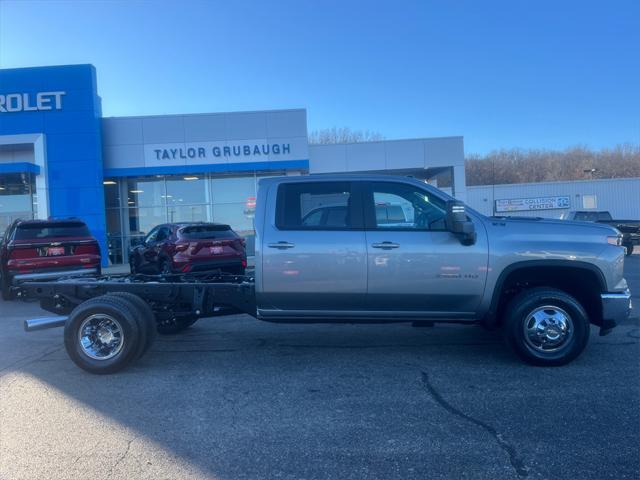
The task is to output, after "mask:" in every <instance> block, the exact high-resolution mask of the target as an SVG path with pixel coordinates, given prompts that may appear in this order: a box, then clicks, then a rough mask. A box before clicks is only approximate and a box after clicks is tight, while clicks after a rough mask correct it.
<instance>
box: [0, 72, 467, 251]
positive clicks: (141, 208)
mask: <svg viewBox="0 0 640 480" xmlns="http://www.w3.org/2000/svg"><path fill="white" fill-rule="evenodd" d="M97 83H98V82H97V72H96V69H95V68H94V67H93V66H92V65H66V66H55V67H34V68H19V69H5V70H0V231H3V230H4V229H5V228H6V226H7V225H8V224H9V223H10V222H11V221H12V220H13V219H15V218H43V219H44V218H50V217H53V218H65V217H79V218H81V219H83V220H85V221H86V222H87V224H88V225H89V227H90V229H91V231H92V232H93V233H94V235H95V236H96V237H97V238H98V239H99V240H100V242H101V244H102V248H103V251H108V252H109V255H108V257H109V258H108V261H109V262H110V263H122V262H126V261H127V252H128V250H129V247H130V246H131V245H134V244H136V243H138V242H140V241H141V239H142V238H143V237H144V235H145V234H146V233H148V232H149V230H150V229H151V228H152V227H153V226H155V225H157V224H160V223H165V222H192V221H213V222H221V223H228V224H230V225H231V226H232V227H233V228H234V229H235V230H236V231H237V232H238V233H240V234H242V235H244V236H246V237H247V240H248V248H249V253H251V250H252V249H253V244H252V243H253V242H252V239H253V212H254V209H255V197H256V186H257V181H258V180H259V179H260V178H262V177H265V176H271V175H306V174H313V173H326V172H372V171H375V172H386V173H390V174H397V175H412V176H414V177H417V178H421V179H424V180H426V181H430V182H432V183H434V182H436V181H437V178H438V177H439V176H442V175H446V176H447V177H448V178H450V179H452V180H451V190H452V191H453V193H454V194H455V195H456V196H458V197H460V198H464V197H465V180H464V149H463V141H462V137H448V138H422V139H411V140H394V141H382V142H372V143H363V144H342V145H309V142H308V138H307V113H306V110H304V109H289V110H273V111H259V112H233V113H204V114H185V115H162V116H141V117H117V118H103V117H102V113H101V98H100V96H99V95H98V89H97ZM105 257H106V256H105ZM105 261H107V259H106V258H105Z"/></svg>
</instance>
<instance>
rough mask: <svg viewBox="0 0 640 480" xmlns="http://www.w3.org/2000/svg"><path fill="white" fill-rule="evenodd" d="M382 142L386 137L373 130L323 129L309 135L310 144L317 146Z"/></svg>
mask: <svg viewBox="0 0 640 480" xmlns="http://www.w3.org/2000/svg"><path fill="white" fill-rule="evenodd" d="M380 140H384V135H382V134H381V133H378V132H373V131H371V130H352V129H350V128H349V127H340V128H338V127H332V128H321V129H319V130H313V131H312V132H311V133H309V143H311V144H315V145H327V144H333V143H360V142H377V141H380Z"/></svg>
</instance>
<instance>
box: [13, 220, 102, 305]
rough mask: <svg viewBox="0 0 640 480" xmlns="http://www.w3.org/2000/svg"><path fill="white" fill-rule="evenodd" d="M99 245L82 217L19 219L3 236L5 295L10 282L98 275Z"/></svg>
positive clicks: (99, 269) (17, 282)
mask: <svg viewBox="0 0 640 480" xmlns="http://www.w3.org/2000/svg"><path fill="white" fill-rule="evenodd" d="M100 261H101V256H100V246H99V245H98V241H97V240H96V239H95V238H94V237H93V236H92V235H91V233H90V232H89V228H88V227H87V225H86V224H85V223H84V222H82V221H81V220H77V219H67V220H16V221H14V222H13V223H12V224H11V225H10V226H9V228H8V229H7V230H6V231H5V233H4V236H3V237H2V239H1V240H0V283H1V286H2V298H3V299H4V300H8V299H9V298H10V297H11V295H10V287H11V285H17V284H19V283H20V282H24V281H27V280H51V279H56V278H60V277H63V276H67V275H99V274H100V273H101V268H100Z"/></svg>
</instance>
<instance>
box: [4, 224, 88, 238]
mask: <svg viewBox="0 0 640 480" xmlns="http://www.w3.org/2000/svg"><path fill="white" fill-rule="evenodd" d="M73 237H75V238H77V237H84V238H86V237H91V232H89V228H88V227H87V226H86V225H85V224H84V223H82V222H64V223H63V222H56V223H24V224H21V225H18V226H17V228H16V231H15V234H14V236H13V238H14V240H50V239H53V238H73Z"/></svg>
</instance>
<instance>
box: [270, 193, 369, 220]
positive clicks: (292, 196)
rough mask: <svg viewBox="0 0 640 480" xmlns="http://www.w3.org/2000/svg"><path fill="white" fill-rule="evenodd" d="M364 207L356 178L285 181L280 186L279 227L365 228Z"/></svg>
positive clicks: (278, 204)
mask: <svg viewBox="0 0 640 480" xmlns="http://www.w3.org/2000/svg"><path fill="white" fill-rule="evenodd" d="M361 219H362V208H361V202H360V201H359V194H356V193H355V191H354V182H304V183H284V184H282V185H280V186H279V187H278V197H277V206H276V227H277V228H278V229H279V230H352V229H358V228H362V220H361Z"/></svg>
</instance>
